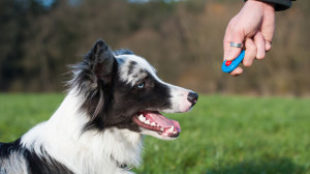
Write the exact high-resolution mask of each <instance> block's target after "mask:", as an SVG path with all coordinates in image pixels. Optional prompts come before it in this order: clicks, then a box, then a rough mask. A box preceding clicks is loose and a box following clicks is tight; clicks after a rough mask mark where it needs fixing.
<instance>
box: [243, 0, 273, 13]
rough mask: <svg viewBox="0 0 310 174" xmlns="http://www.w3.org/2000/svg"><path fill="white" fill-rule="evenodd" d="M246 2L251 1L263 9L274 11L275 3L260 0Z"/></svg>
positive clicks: (250, 0) (250, 1)
mask: <svg viewBox="0 0 310 174" xmlns="http://www.w3.org/2000/svg"><path fill="white" fill-rule="evenodd" d="M246 3H253V4H255V5H256V6H259V7H261V8H263V9H264V11H269V12H274V11H275V4H274V3H270V2H265V1H260V0H247V1H246Z"/></svg>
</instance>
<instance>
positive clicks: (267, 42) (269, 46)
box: [265, 40, 271, 51]
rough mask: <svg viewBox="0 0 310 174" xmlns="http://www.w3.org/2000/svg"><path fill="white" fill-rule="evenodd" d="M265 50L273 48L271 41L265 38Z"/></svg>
mask: <svg viewBox="0 0 310 174" xmlns="http://www.w3.org/2000/svg"><path fill="white" fill-rule="evenodd" d="M265 50H266V51H270V50H271V42H269V41H267V40H265Z"/></svg>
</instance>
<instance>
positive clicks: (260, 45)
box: [254, 32, 266, 59]
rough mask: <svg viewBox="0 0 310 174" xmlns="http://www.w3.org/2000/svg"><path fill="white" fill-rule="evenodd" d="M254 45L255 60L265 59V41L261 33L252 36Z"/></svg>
mask: <svg viewBox="0 0 310 174" xmlns="http://www.w3.org/2000/svg"><path fill="white" fill-rule="evenodd" d="M254 43H255V45H256V58H257V59H263V58H264V57H265V47H266V46H265V40H264V37H263V35H262V33H261V32H257V33H256V34H255V36H254Z"/></svg>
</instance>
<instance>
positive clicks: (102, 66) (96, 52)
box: [88, 40, 115, 83]
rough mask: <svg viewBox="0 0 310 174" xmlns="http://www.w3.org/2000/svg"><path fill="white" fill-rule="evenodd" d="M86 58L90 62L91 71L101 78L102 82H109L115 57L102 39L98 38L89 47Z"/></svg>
mask: <svg viewBox="0 0 310 174" xmlns="http://www.w3.org/2000/svg"><path fill="white" fill-rule="evenodd" d="M88 58H89V59H90V61H91V62H92V65H93V66H92V71H93V72H94V73H95V74H96V76H97V78H98V79H100V80H103V82H104V83H109V82H110V81H111V78H112V71H113V66H114V63H115V57H114V55H113V52H112V50H111V49H110V47H109V46H108V45H107V44H106V43H105V42H104V41H103V40H98V41H97V42H96V43H95V45H94V46H93V48H92V49H91V52H90V54H89V57H88Z"/></svg>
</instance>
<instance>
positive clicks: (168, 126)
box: [133, 111, 181, 137]
mask: <svg viewBox="0 0 310 174" xmlns="http://www.w3.org/2000/svg"><path fill="white" fill-rule="evenodd" d="M133 121H134V122H135V123H136V124H138V125H139V126H140V127H142V128H144V129H148V130H151V131H154V132H157V133H158V134H159V135H160V136H162V137H177V136H178V135H179V133H180V132H181V127H180V124H179V122H177V121H175V120H171V119H168V118H166V117H165V116H163V115H162V114H160V113H159V112H157V111H144V112H139V113H138V114H137V115H136V116H134V117H133Z"/></svg>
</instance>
